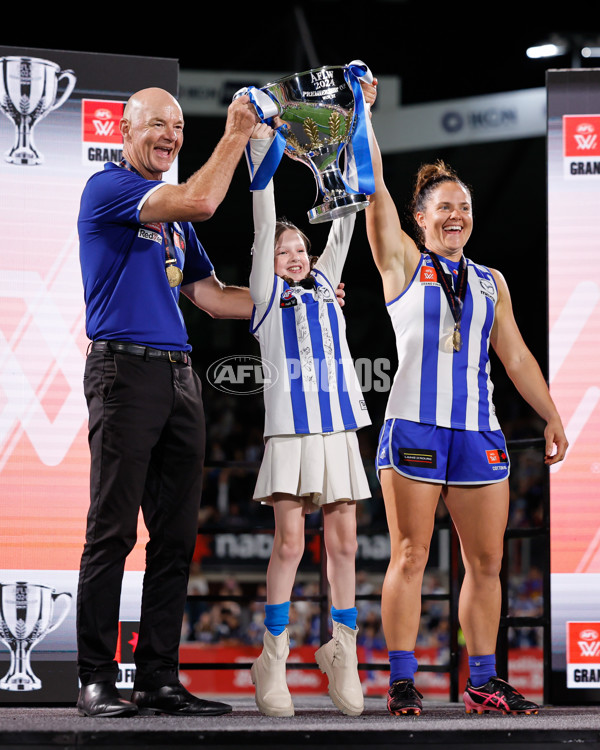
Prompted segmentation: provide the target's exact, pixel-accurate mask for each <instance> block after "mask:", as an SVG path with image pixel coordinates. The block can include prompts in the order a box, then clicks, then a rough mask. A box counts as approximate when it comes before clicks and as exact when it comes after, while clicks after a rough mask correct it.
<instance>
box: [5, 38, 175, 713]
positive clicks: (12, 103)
mask: <svg viewBox="0 0 600 750" xmlns="http://www.w3.org/2000/svg"><path fill="white" fill-rule="evenodd" d="M0 66H1V71H2V75H1V76H0V222H1V225H2V226H3V227H4V239H3V247H4V250H3V253H2V267H1V270H0V485H1V487H0V490H1V491H0V519H1V521H0V556H1V566H0V567H1V569H2V570H1V573H0V575H1V578H0V585H1V588H0V628H1V630H0V633H1V634H2V643H1V644H0V660H2V659H5V660H6V664H8V660H9V656H10V653H9V652H11V651H12V652H13V654H14V653H15V652H16V650H17V649H18V648H19V639H18V637H17V636H16V634H15V632H16V630H17V628H16V626H15V622H16V621H17V614H16V608H17V602H19V606H21V607H24V608H25V610H24V611H26V612H27V616H26V618H25V619H26V626H25V627H26V628H29V627H31V629H33V628H34V627H35V626H36V623H35V622H33V621H32V618H33V615H32V614H31V613H32V612H33V611H34V610H35V609H36V608H37V611H38V612H41V613H42V614H41V615H40V617H41V618H42V623H41V630H42V631H44V632H43V634H42V637H41V638H39V640H38V642H37V643H36V644H35V650H34V652H33V654H34V657H35V660H37V661H38V662H44V659H46V660H56V659H59V660H60V659H62V660H63V661H66V662H69V661H70V662H71V665H70V666H71V668H72V670H74V667H73V664H74V651H75V624H74V623H75V607H74V599H75V594H76V588H77V574H78V568H79V559H80V556H81V551H82V546H83V541H84V534H85V519H86V513H87V507H88V504H89V489H88V488H89V452H88V446H87V411H86V406H85V401H84V398H83V385H82V378H83V370H84V363H85V355H86V350H87V346H88V343H89V342H88V340H87V338H86V335H85V319H84V305H83V287H82V282H81V272H80V267H79V246H78V237H77V225H76V222H77V214H78V210H79V199H80V196H81V191H82V189H83V186H84V185H85V182H86V180H87V179H88V178H89V176H90V175H91V174H92V173H93V172H96V171H98V170H100V169H102V168H103V165H104V162H106V161H114V160H118V159H119V158H120V156H121V138H120V133H119V127H118V126H119V118H120V116H121V113H122V111H123V106H124V103H125V101H126V100H127V99H128V97H129V96H130V95H131V93H133V92H134V91H136V90H138V89H140V88H143V87H145V86H149V85H157V86H162V87H163V88H166V89H167V90H169V91H171V92H172V93H173V94H177V78H178V65H177V63H176V61H173V60H168V61H165V60H159V59H153V58H139V57H136V58H131V59H130V58H124V57H119V56H108V55H98V54H86V53H74V52H65V51H59V50H39V49H36V50H31V49H22V48H9V47H0ZM34 112H35V113H36V114H35V115H34V114H32V113H34ZM173 171H175V170H173ZM170 177H171V179H172V176H170ZM144 542H145V532H144V528H143V525H141V524H140V536H139V540H138V544H137V546H136V549H135V550H134V552H133V553H132V554H131V555H130V557H129V559H128V563H127V570H128V575H127V580H126V582H125V588H124V597H123V612H122V616H123V618H124V619H125V618H127V617H128V616H129V617H130V619H134V618H135V616H136V614H137V611H138V609H139V607H138V601H139V577H140V573H139V571H140V570H141V569H142V568H143V545H144ZM57 595H59V596H57ZM45 597H46V598H45ZM130 610H131V611H130ZM20 616H21V615H19V617H20ZM38 629H40V628H39V623H38ZM5 636H6V637H5ZM4 666H6V665H4ZM2 667H3V664H2V663H0V702H1V701H11V700H13V699H14V698H15V697H18V698H19V700H20V701H23V700H24V699H25V700H26V699H27V698H31V700H36V701H40V700H45V699H46V697H48V699H49V700H57V701H60V700H61V699H62V698H63V697H65V692H64V691H65V690H67V691H73V690H75V689H76V687H77V682H76V679H71V678H70V679H68V680H67V681H66V682H65V681H64V680H63V683H64V684H63V685H60V684H57V683H55V684H52V685H50V683H49V682H48V683H47V682H46V680H44V679H41V680H40V682H41V684H40V685H37V684H36V685H35V686H31V685H26V687H25V688H23V687H22V686H21V688H20V689H17V688H16V684H17V682H18V680H16V679H14V680H13V682H12V683H11V680H10V679H8V678H3V677H2V674H1V673H2V671H3V670H2ZM32 669H33V672H34V673H36V674H37V673H39V674H38V675H37V676H38V677H41V676H42V674H43V672H44V664H40V665H38V666H37V667H36V662H35V661H34V662H33V665H32ZM73 674H74V671H72V672H69V675H70V676H72V675H73ZM17 676H18V675H17ZM9 677H10V675H9ZM12 677H13V678H14V677H15V675H13V676H12ZM48 679H50V678H48ZM65 685H66V687H65ZM68 694H69V699H70V697H71V693H70V692H69V693H68Z"/></svg>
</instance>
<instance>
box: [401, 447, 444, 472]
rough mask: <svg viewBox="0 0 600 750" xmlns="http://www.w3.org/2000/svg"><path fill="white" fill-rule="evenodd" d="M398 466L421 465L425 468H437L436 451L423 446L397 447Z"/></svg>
mask: <svg viewBox="0 0 600 750" xmlns="http://www.w3.org/2000/svg"><path fill="white" fill-rule="evenodd" d="M398 464H399V465H400V466H422V467H424V468H425V469H437V453H436V451H430V450H426V449H423V448H418V449H416V450H415V449H413V448H398Z"/></svg>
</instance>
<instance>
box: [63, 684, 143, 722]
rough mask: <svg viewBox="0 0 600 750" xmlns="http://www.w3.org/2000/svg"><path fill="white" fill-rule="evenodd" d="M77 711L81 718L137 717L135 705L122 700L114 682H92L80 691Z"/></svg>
mask: <svg viewBox="0 0 600 750" xmlns="http://www.w3.org/2000/svg"><path fill="white" fill-rule="evenodd" d="M77 711H78V713H79V715H80V716H99V717H108V718H109V717H118V716H136V715H137V713H138V707H137V706H136V705H135V703H131V702H130V701H126V700H125V699H124V698H121V696H120V695H119V691H118V690H117V688H116V687H115V686H114V685H113V684H112V682H92V683H91V684H90V685H83V686H82V688H81V690H80V691H79V699H78V700H77Z"/></svg>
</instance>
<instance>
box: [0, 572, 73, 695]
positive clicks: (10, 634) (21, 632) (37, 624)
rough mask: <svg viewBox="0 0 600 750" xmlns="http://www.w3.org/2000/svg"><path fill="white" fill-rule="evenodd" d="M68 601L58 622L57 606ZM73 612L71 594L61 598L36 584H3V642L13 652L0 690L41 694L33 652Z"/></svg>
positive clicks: (0, 598) (0, 600) (0, 618)
mask: <svg viewBox="0 0 600 750" xmlns="http://www.w3.org/2000/svg"><path fill="white" fill-rule="evenodd" d="M60 597H68V598H67V599H66V600H65V604H66V606H64V608H63V611H62V612H61V613H60V615H59V616H58V617H57V618H56V619H55V620H54V622H53V621H52V619H53V613H54V603H55V602H56V600H57V599H59V598H60ZM70 608H71V594H69V593H68V592H66V591H63V592H62V593H60V594H57V593H56V592H55V590H54V589H51V588H49V587H48V586H41V585H39V584H36V583H24V582H22V581H19V582H17V583H0V640H1V641H3V642H4V643H5V644H6V645H7V646H8V649H9V651H10V668H9V670H8V672H7V673H6V674H5V675H4V677H3V678H2V679H1V680H0V690H13V691H26V690H39V689H40V688H41V687H42V683H41V680H40V679H39V678H38V677H36V676H35V674H34V673H33V670H32V669H31V651H32V649H33V647H34V646H35V645H36V644H37V643H39V642H40V641H41V640H42V638H44V637H45V636H46V635H48V633H51V632H52V631H53V630H56V628H57V627H58V626H59V625H60V624H61V623H62V621H63V620H64V619H65V617H66V616H67V614H68V612H69V609H70Z"/></svg>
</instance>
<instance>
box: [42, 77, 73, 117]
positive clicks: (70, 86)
mask: <svg viewBox="0 0 600 750" xmlns="http://www.w3.org/2000/svg"><path fill="white" fill-rule="evenodd" d="M63 78H67V79H68V80H67V87H66V88H65V90H64V91H63V93H62V96H61V97H60V99H58V101H56V102H54V104H53V105H52V106H51V107H50V109H49V110H48V112H52V110H53V109H58V108H59V107H60V106H61V105H62V104H63V103H64V102H65V101H66V100H67V99H68V98H69V97H70V96H71V92H72V91H73V89H74V88H75V83H76V82H77V78H76V76H75V73H73V71H72V70H62V71H61V73H60V75H59V76H58V80H59V81H61V80H62V79H63Z"/></svg>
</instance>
